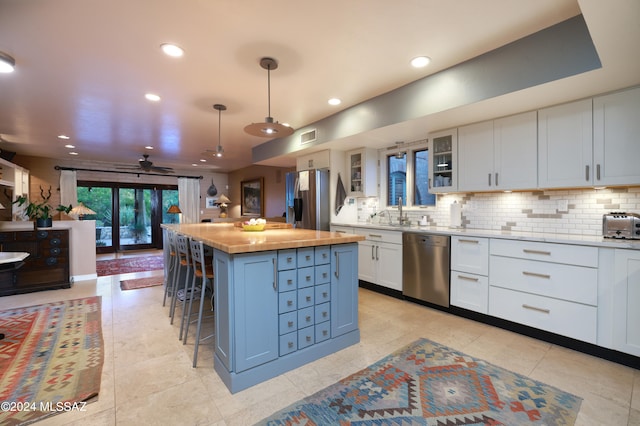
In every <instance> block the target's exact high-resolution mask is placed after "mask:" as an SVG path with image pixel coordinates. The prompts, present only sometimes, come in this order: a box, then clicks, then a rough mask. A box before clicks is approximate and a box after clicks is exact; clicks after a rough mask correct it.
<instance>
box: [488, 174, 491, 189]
mask: <svg viewBox="0 0 640 426" xmlns="http://www.w3.org/2000/svg"><path fill="white" fill-rule="evenodd" d="M488 176H489V186H491V173H489V175H488Z"/></svg>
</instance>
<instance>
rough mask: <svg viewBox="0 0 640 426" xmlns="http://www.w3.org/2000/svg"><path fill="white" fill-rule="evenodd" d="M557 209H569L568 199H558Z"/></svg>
mask: <svg viewBox="0 0 640 426" xmlns="http://www.w3.org/2000/svg"><path fill="white" fill-rule="evenodd" d="M558 211H559V212H568V211H569V200H558Z"/></svg>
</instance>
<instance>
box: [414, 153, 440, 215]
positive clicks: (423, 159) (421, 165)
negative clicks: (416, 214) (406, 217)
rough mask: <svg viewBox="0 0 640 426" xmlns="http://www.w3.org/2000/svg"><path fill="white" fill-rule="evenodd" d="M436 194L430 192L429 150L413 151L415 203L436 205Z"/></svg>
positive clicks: (415, 204)
mask: <svg viewBox="0 0 640 426" xmlns="http://www.w3.org/2000/svg"><path fill="white" fill-rule="evenodd" d="M435 204H436V196H435V194H431V193H429V150H428V149H426V148H425V149H421V150H419V151H413V205H414V206H435Z"/></svg>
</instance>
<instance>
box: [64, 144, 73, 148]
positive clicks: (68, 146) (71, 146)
mask: <svg viewBox="0 0 640 426" xmlns="http://www.w3.org/2000/svg"><path fill="white" fill-rule="evenodd" d="M64 147H65V148H69V149H71V148H75V147H76V146H75V145H69V144H67V145H65V146H64Z"/></svg>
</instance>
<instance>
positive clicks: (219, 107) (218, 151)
mask: <svg viewBox="0 0 640 426" xmlns="http://www.w3.org/2000/svg"><path fill="white" fill-rule="evenodd" d="M213 109H215V110H217V111H218V146H217V148H216V153H215V155H216V157H222V153H223V152H224V149H222V145H220V127H221V126H220V115H221V113H222V111H226V110H227V107H226V106H224V105H221V104H215V105H214V106H213Z"/></svg>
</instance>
